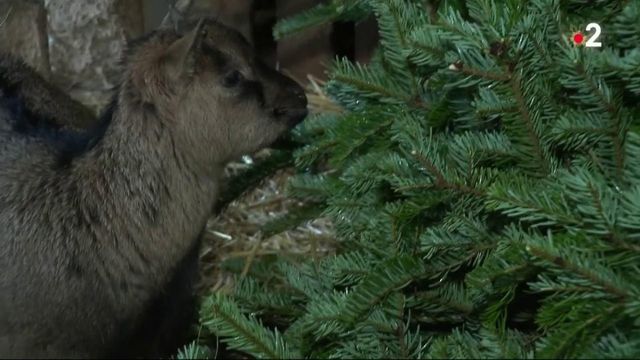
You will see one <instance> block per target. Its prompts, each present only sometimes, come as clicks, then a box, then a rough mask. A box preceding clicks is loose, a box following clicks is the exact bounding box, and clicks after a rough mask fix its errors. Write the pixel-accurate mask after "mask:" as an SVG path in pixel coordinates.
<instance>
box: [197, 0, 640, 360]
mask: <svg viewBox="0 0 640 360" xmlns="http://www.w3.org/2000/svg"><path fill="white" fill-rule="evenodd" d="M368 16H375V18H376V19H377V22H378V25H379V34H380V44H379V47H378V49H377V52H376V54H375V57H374V59H373V60H372V61H371V62H370V63H369V64H357V63H352V62H350V61H348V60H346V59H336V61H335V63H334V64H333V66H332V68H331V70H330V81H329V82H328V83H327V86H326V91H327V92H328V93H329V94H330V95H331V96H332V97H333V99H335V101H336V102H338V103H339V104H340V105H341V106H342V107H344V109H345V110H346V111H345V112H344V113H340V114H333V113H327V114H320V115H318V116H315V117H313V118H311V119H308V120H307V121H306V122H305V123H304V124H302V125H301V126H300V127H299V128H298V129H297V131H296V134H295V135H296V139H297V140H299V141H301V142H302V143H304V145H303V146H301V147H300V148H299V149H298V150H296V153H295V164H296V166H297V167H298V169H299V170H300V171H299V175H298V176H296V177H295V178H294V179H292V181H291V184H290V189H289V190H290V191H289V194H290V196H294V197H297V198H299V199H301V201H304V202H306V203H307V204H309V205H308V208H309V209H313V210H314V211H306V212H303V214H305V216H301V214H300V213H296V214H293V215H295V216H294V217H292V218H291V219H294V220H295V221H294V222H293V223H296V222H300V221H303V220H305V219H307V218H308V217H309V216H318V214H322V215H325V216H329V217H330V218H331V219H332V220H333V222H334V223H335V226H336V232H337V238H338V240H339V245H338V249H337V253H336V254H335V256H331V257H327V258H324V259H320V260H311V259H298V260H295V259H280V258H276V259H273V258H269V259H262V261H260V262H258V263H256V264H254V266H253V268H252V270H251V271H250V272H249V274H248V276H246V277H244V278H238V285H237V288H236V290H235V293H233V294H231V295H221V294H212V295H210V296H209V297H207V298H206V299H205V300H204V301H203V303H202V307H201V325H202V327H203V328H204V329H205V330H206V331H208V334H210V335H208V336H204V338H203V339H202V340H201V343H202V344H207V343H209V344H211V343H215V339H216V337H219V339H220V341H222V342H224V343H226V344H227V346H229V347H230V348H233V349H237V350H239V351H242V352H245V353H248V354H250V355H252V356H255V357H266V358H273V357H281V358H289V357H308V358H339V357H346V358H434V357H435V358H449V357H453V358H496V357H497V358H533V357H537V358H549V357H562V358H575V357H591V358H624V357H627V358H638V357H640V300H639V299H640V133H639V129H640V128H639V125H640V106H639V105H638V103H639V102H640V49H639V48H638V44H640V25H639V24H640V23H639V22H638V19H640V2H638V1H599V0H595V1H586V0H566V1H559V0H528V1H517V0H504V1H498V0H471V1H446V0H444V1H410V0H354V1H344V0H332V1H329V2H326V3H324V4H322V5H319V6H318V7H316V8H314V9H312V10H309V11H306V12H304V13H302V14H300V15H298V16H296V17H293V18H291V19H286V20H284V21H282V22H281V23H279V24H278V26H277V27H276V29H275V31H274V33H275V35H276V36H285V35H287V34H289V33H292V32H296V31H303V30H304V29H305V28H307V27H309V26H314V25H317V24H322V23H327V22H332V21H344V20H356V21H357V20H360V19H364V18H366V17H368ZM591 22H597V23H599V24H600V25H601V27H602V29H603V31H602V35H601V36H600V39H599V41H601V42H602V43H603V47H602V48H587V47H584V46H576V45H575V44H573V43H572V42H571V41H570V37H571V35H572V34H573V33H574V32H577V31H582V32H584V28H585V26H586V24H588V23H591ZM324 169H330V170H331V171H324ZM291 219H283V220H282V221H281V223H283V224H287V225H291V224H292V221H286V220H291ZM272 231H273V230H272ZM190 351H192V353H194V354H195V353H197V352H196V351H197V349H191V350H190Z"/></svg>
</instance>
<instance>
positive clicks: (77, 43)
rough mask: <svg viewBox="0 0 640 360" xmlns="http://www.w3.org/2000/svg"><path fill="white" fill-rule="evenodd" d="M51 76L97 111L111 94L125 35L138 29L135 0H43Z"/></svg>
mask: <svg viewBox="0 0 640 360" xmlns="http://www.w3.org/2000/svg"><path fill="white" fill-rule="evenodd" d="M45 3H46V7H47V10H48V15H49V57H50V61H51V71H52V73H53V81H54V82H55V83H56V84H57V85H58V86H60V87H61V88H62V89H63V90H65V91H67V92H68V93H69V94H71V96H72V97H74V98H75V99H77V100H79V101H81V102H82V103H84V104H86V105H88V106H90V107H91V108H93V109H94V110H96V111H99V109H101V108H103V107H104V106H105V105H106V104H107V103H108V102H109V100H110V96H111V89H112V87H113V86H114V85H115V84H116V83H117V80H118V74H119V70H118V63H119V60H120V58H121V55H122V53H123V51H124V49H125V47H126V42H127V40H129V39H131V38H135V37H137V36H139V35H141V34H142V32H143V30H144V29H143V27H144V21H143V15H142V3H141V2H140V1H139V0H45Z"/></svg>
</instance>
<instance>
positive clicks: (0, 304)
mask: <svg viewBox="0 0 640 360" xmlns="http://www.w3.org/2000/svg"><path fill="white" fill-rule="evenodd" d="M256 61H257V60H255V59H254V57H253V54H252V53H251V49H250V48H249V47H248V45H247V43H246V41H244V40H243V39H242V38H241V35H239V34H238V33H237V32H235V31H233V30H231V29H229V28H227V27H225V26H223V25H221V24H219V23H217V22H214V21H212V20H208V21H206V22H204V23H201V24H200V25H199V26H197V27H196V28H195V29H194V30H192V31H190V32H188V33H186V34H183V35H178V34H175V33H174V32H173V31H172V30H163V31H159V32H157V33H155V34H153V35H151V36H150V37H148V38H147V39H146V40H144V41H142V42H141V43H140V44H138V45H137V46H135V47H134V48H132V50H131V51H130V53H129V54H128V55H127V56H126V58H125V59H124V62H123V69H124V74H123V77H122V84H121V86H120V88H119V90H118V92H117V94H116V96H115V103H114V104H115V107H114V109H113V113H112V116H111V118H110V123H108V126H106V127H105V130H104V134H103V135H101V136H97V137H96V139H92V141H91V142H90V143H91V144H92V145H91V146H88V145H87V146H86V147H84V148H83V149H81V151H78V152H77V153H73V154H66V155H65V151H66V150H64V149H63V148H61V146H60V143H64V140H59V139H58V138H56V136H57V135H56V134H53V135H52V136H51V137H46V136H40V135H29V134H22V133H17V132H15V131H12V130H11V129H7V128H2V127H0V358H6V357H29V358H33V357H64V358H68V357H105V356H113V355H114V354H118V355H120V356H128V355H129V349H127V348H122V346H123V344H128V343H130V337H131V336H133V334H134V333H135V332H136V329H138V328H139V327H140V326H141V324H140V321H142V320H140V319H141V317H142V314H144V313H145V312H146V311H148V308H149V306H150V304H151V303H153V302H154V301H155V299H157V298H158V297H159V296H161V295H162V292H163V290H164V289H165V288H166V286H167V284H168V283H169V281H170V279H171V278H172V277H173V276H174V274H175V273H176V272H177V271H179V270H180V269H179V264H180V263H181V261H182V259H184V258H185V257H187V256H188V255H189V254H190V253H191V252H192V251H193V249H194V248H196V247H197V239H198V237H199V233H200V231H201V230H202V229H203V227H204V225H205V222H206V219H207V217H208V215H209V214H210V211H211V209H212V207H213V204H214V201H215V198H216V195H217V193H218V191H219V182H220V177H221V174H222V168H223V166H224V165H225V163H227V162H228V161H230V160H231V159H234V158H236V157H238V156H240V155H241V154H245V153H250V152H254V151H256V150H258V149H260V148H262V147H264V146H267V145H268V144H269V143H271V142H273V141H274V140H275V139H276V138H277V137H278V136H279V135H281V134H282V133H283V132H285V131H287V130H288V129H289V128H290V127H291V126H293V125H294V124H296V123H297V122H299V121H300V120H302V118H303V117H304V115H306V98H305V97H304V93H303V91H302V89H301V88H300V87H299V86H298V85H297V84H295V83H294V82H293V81H292V80H291V79H289V78H286V77H285V76H283V75H281V74H279V73H277V72H275V71H273V70H270V69H267V68H266V67H265V66H262V65H259V64H258V62H256ZM234 70H237V71H240V73H241V74H242V77H244V78H245V80H241V82H240V85H235V86H234V85H233V84H234V83H235V81H233V80H235V78H236V77H237V76H235V75H234V73H233V71H234ZM236 75H237V74H236ZM230 79H231V80H230ZM229 84H232V86H229ZM260 89H262V90H261V91H260ZM260 94H262V96H261V95H260ZM0 116H5V117H6V116H12V115H11V113H9V112H6V111H5V112H2V111H0ZM14 120H16V119H14ZM18 120H19V119H18ZM1 122H2V121H0V123H1ZM62 155H64V156H63V157H64V158H66V160H64V161H61V156H62Z"/></svg>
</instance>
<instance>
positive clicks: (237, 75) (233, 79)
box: [223, 70, 244, 87]
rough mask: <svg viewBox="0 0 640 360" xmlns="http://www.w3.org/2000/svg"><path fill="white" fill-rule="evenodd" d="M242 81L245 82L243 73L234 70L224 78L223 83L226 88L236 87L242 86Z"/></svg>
mask: <svg viewBox="0 0 640 360" xmlns="http://www.w3.org/2000/svg"><path fill="white" fill-rule="evenodd" d="M242 80H244V76H242V73H241V72H240V71H238V70H233V71H230V72H229V73H227V75H225V76H224V80H223V83H224V86H226V87H234V86H236V85H238V84H240V82H242Z"/></svg>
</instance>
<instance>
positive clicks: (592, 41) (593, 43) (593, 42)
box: [584, 22, 602, 47]
mask: <svg viewBox="0 0 640 360" xmlns="http://www.w3.org/2000/svg"><path fill="white" fill-rule="evenodd" d="M585 30H586V31H587V32H591V30H595V31H594V33H593V35H591V36H589V39H588V40H587V42H586V43H585V44H584V46H585V47H602V43H601V42H599V41H597V40H598V38H599V37H600V33H601V32H602V28H600V24H598V23H594V22H592V23H589V24H588V25H587V27H586V28H585Z"/></svg>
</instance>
